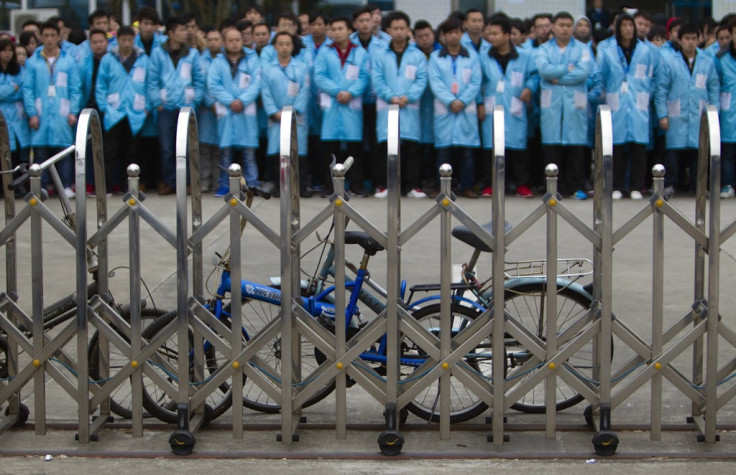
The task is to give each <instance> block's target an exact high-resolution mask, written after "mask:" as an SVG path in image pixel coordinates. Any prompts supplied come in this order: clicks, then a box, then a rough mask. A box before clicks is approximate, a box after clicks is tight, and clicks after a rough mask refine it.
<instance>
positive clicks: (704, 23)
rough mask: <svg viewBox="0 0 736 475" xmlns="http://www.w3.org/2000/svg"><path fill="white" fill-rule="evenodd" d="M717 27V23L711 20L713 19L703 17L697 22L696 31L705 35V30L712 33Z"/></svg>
mask: <svg viewBox="0 0 736 475" xmlns="http://www.w3.org/2000/svg"><path fill="white" fill-rule="evenodd" d="M717 26H718V23H716V21H715V20H714V19H713V17H709V16H707V17H704V18H702V19H701V20H700V21H699V22H698V29H700V31H702V32H703V34H705V30H706V29H707V30H708V31H710V32H713V30H715V29H716V27H717Z"/></svg>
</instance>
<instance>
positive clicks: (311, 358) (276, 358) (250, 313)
mask: <svg viewBox="0 0 736 475" xmlns="http://www.w3.org/2000/svg"><path fill="white" fill-rule="evenodd" d="M223 311H224V313H226V314H227V315H230V303H228V304H227V305H225V308H224V309H223ZM280 311H281V306H280V305H276V304H271V303H268V302H263V301H260V300H254V299H248V300H245V301H243V303H242V305H241V314H242V318H243V328H244V330H245V332H246V334H247V337H244V338H245V340H246V341H248V340H250V339H251V338H254V337H255V336H256V335H257V334H258V333H259V332H260V331H261V330H263V328H264V327H265V326H266V325H267V324H268V323H269V322H271V321H272V320H274V319H276V318H277V317H278V314H279V312H280ZM227 324H228V325H229V324H230V323H229V321H228V323H227ZM317 354H318V351H317V349H316V348H315V347H314V344H312V342H310V341H309V340H307V339H306V338H304V337H302V338H301V358H300V359H301V375H302V379H304V378H306V377H308V376H309V375H310V374H311V373H312V372H313V371H314V370H315V369H317V367H318V366H319V362H318V358H317ZM256 355H257V358H258V361H256V360H255V359H252V360H251V361H250V362H249V363H248V364H250V365H252V366H253V367H254V368H255V369H256V370H258V371H261V372H262V373H263V374H264V376H266V379H267V380H268V381H269V383H270V384H272V385H273V387H274V388H276V389H278V390H279V391H280V390H281V379H280V378H281V336H280V335H277V336H275V337H274V338H273V339H272V340H271V341H268V342H266V344H264V345H263V346H262V347H261V348H260V349H259V350H258V352H257V354H256ZM302 384H304V383H302ZM334 388H335V383H334V380H333V381H331V382H330V383H329V384H327V385H325V386H324V387H322V388H320V389H319V390H318V391H317V393H315V395H314V396H312V397H311V398H309V399H308V400H307V401H306V402H305V403H304V406H303V407H309V406H312V405H314V404H316V403H318V402H319V401H321V400H322V399H324V398H325V397H327V395H328V394H330V392H332V390H333V389H334ZM243 405H244V406H245V407H247V408H249V409H253V410H254V411H259V412H265V413H277V412H279V411H280V410H281V402H280V401H278V400H276V399H274V398H273V397H271V395H270V394H269V393H267V392H266V391H265V390H264V389H263V388H261V387H259V386H258V385H257V384H255V382H254V381H253V380H252V379H250V378H246V379H245V384H244V387H243Z"/></svg>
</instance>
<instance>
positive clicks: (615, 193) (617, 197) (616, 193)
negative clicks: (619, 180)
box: [586, 190, 624, 200]
mask: <svg viewBox="0 0 736 475" xmlns="http://www.w3.org/2000/svg"><path fill="white" fill-rule="evenodd" d="M586 194H587V193H586ZM623 197H624V195H623V193H621V192H620V191H619V190H613V194H612V195H611V198H613V199H614V200H620V199H621V198H623Z"/></svg>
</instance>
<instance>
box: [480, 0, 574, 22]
mask: <svg viewBox="0 0 736 475" xmlns="http://www.w3.org/2000/svg"><path fill="white" fill-rule="evenodd" d="M491 3H494V4H495V5H494V7H493V11H494V12H497V11H502V12H504V13H506V14H507V15H508V16H510V17H512V18H531V17H533V16H534V15H535V14H536V13H551V14H553V15H554V14H555V13H557V12H561V11H567V12H570V14H571V15H572V16H577V15H585V0H555V1H554V2H550V1H549V0H495V1H493V0H492V2H491Z"/></svg>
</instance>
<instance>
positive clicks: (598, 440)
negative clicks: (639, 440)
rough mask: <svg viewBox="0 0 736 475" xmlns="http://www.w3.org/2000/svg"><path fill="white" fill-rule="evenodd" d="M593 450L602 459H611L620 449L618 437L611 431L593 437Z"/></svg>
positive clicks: (601, 432) (603, 431)
mask: <svg viewBox="0 0 736 475" xmlns="http://www.w3.org/2000/svg"><path fill="white" fill-rule="evenodd" d="M593 448H594V449H595V453H596V454H598V455H600V456H601V457H610V456H611V455H613V454H615V453H616V449H617V448H618V436H617V435H616V433H615V432H613V431H610V430H602V431H600V432H598V433H597V434H596V435H594V436H593Z"/></svg>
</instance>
